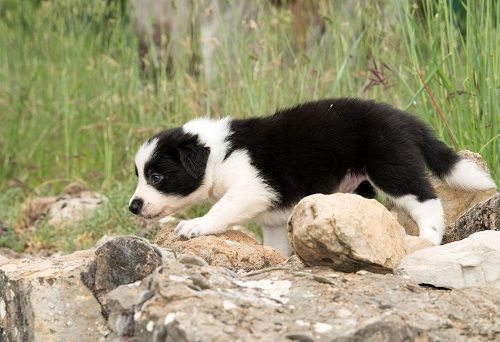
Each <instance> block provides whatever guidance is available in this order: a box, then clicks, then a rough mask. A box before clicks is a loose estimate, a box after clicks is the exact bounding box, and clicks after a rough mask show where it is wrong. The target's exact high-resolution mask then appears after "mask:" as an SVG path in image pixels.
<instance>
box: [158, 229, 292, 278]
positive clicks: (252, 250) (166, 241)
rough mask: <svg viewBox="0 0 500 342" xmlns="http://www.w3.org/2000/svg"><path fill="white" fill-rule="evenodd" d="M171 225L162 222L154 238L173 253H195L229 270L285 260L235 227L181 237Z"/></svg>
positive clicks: (247, 268)
mask: <svg viewBox="0 0 500 342" xmlns="http://www.w3.org/2000/svg"><path fill="white" fill-rule="evenodd" d="M174 226H175V224H170V225H166V226H164V227H163V228H162V229H161V230H160V232H159V233H158V235H157V237H156V241H155V242H156V243H157V244H158V245H159V246H161V247H164V248H167V249H171V250H172V251H174V252H175V253H176V254H191V255H196V256H199V257H201V258H203V259H204V260H205V261H206V262H207V263H209V264H210V265H215V266H224V267H227V268H229V269H231V270H233V271H237V270H245V271H250V270H256V269H261V268H263V267H266V266H271V265H276V264H279V263H281V262H283V261H284V260H285V259H284V258H283V256H282V255H281V254H280V253H278V252H277V251H276V250H274V249H273V248H271V247H268V246H262V245H260V244H259V243H258V242H257V240H255V239H253V238H251V237H249V236H248V235H246V234H244V233H243V232H241V231H238V230H228V231H227V232H225V233H223V234H220V235H207V236H199V237H197V238H194V239H191V240H185V239H183V238H180V237H179V236H177V235H176V234H175V233H174Z"/></svg>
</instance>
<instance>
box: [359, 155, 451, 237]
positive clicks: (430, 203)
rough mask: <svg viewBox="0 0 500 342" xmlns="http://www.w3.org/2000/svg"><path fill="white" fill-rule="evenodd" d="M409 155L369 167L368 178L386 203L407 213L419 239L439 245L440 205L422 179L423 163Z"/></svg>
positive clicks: (441, 220) (442, 221) (427, 184)
mask: <svg viewBox="0 0 500 342" xmlns="http://www.w3.org/2000/svg"><path fill="white" fill-rule="evenodd" d="M408 155H412V154H411V153H409V154H408ZM408 155H405V156H404V157H406V158H401V159H398V160H397V161H396V162H394V161H395V160H394V159H392V160H391V162H390V163H387V164H384V163H378V165H377V167H374V166H373V165H372V166H371V167H368V168H367V173H368V177H369V179H370V181H371V182H372V184H374V185H375V186H376V187H377V188H378V189H380V190H381V191H382V192H384V193H385V194H386V195H387V197H388V198H389V200H391V201H392V202H393V203H394V204H395V205H396V206H398V207H401V208H403V209H404V210H406V211H407V212H408V214H409V215H410V216H411V217H412V218H413V220H414V221H415V222H416V223H417V225H418V229H419V231H420V237H423V238H426V239H428V240H429V241H431V242H432V243H433V244H436V245H439V244H440V243H441V240H442V238H443V233H444V212H443V206H442V204H441V201H440V200H439V198H437V196H436V194H435V192H434V189H433V188H432V186H431V184H430V183H429V181H428V179H427V178H426V177H425V173H424V164H423V161H421V160H419V158H418V157H413V158H410V159H408ZM414 156H416V155H414ZM393 157H394V156H393Z"/></svg>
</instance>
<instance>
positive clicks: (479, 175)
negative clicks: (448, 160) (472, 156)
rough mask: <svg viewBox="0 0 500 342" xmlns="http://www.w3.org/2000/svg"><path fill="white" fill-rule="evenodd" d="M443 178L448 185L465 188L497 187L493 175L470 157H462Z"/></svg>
mask: <svg viewBox="0 0 500 342" xmlns="http://www.w3.org/2000/svg"><path fill="white" fill-rule="evenodd" d="M443 179H444V181H445V182H446V183H447V184H448V185H450V186H452V187H456V188H461V189H465V190H486V189H495V188H496V185H495V182H494V181H493V180H492V179H491V177H490V176H489V175H488V174H487V173H486V172H485V171H483V170H481V168H479V166H477V165H476V164H475V163H473V162H472V161H470V160H468V159H461V160H460V161H459V162H458V163H456V164H455V165H454V166H453V168H452V169H451V171H450V173H449V174H448V175H446V176H445V177H444V178H443Z"/></svg>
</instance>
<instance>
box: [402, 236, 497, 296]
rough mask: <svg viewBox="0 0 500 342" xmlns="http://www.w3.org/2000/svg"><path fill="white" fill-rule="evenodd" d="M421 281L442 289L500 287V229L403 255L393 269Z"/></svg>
mask: <svg viewBox="0 0 500 342" xmlns="http://www.w3.org/2000/svg"><path fill="white" fill-rule="evenodd" d="M395 273H397V274H401V275H406V276H409V277H410V278H412V279H413V280H415V281H416V282H418V283H420V284H429V285H433V286H437V287H445V288H454V289H458V288H464V287H470V286H487V285H488V286H493V287H497V288H499V289H500V232H496V231H482V232H478V233H475V234H472V235H471V236H469V237H468V238H466V239H464V240H461V241H456V242H452V243H449V244H446V245H441V246H435V247H430V248H425V249H421V250H419V251H416V252H415V253H413V254H410V255H408V256H406V257H405V258H404V259H403V260H402V261H401V264H399V266H398V267H397V268H396V269H395Z"/></svg>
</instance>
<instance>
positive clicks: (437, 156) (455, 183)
mask: <svg viewBox="0 0 500 342" xmlns="http://www.w3.org/2000/svg"><path fill="white" fill-rule="evenodd" d="M420 133H421V134H419V137H416V139H417V143H418V146H419V148H420V151H421V152H422V155H423V157H424V159H425V162H426V163H427V166H428V167H429V169H430V170H431V171H432V173H434V174H435V175H436V176H438V177H439V178H441V180H443V181H444V182H445V183H446V184H448V185H449V186H451V187H454V188H460V189H464V190H467V191H479V190H486V189H495V188H496V185H495V182H494V181H493V180H492V179H491V177H490V175H489V174H488V173H487V172H486V171H484V170H482V169H481V168H480V167H479V166H478V165H477V164H475V163H473V162H472V161H470V160H468V159H464V158H461V157H460V156H459V155H458V154H456V153H455V152H454V151H453V150H452V149H450V148H449V147H448V146H446V145H445V144H444V143H443V142H442V141H440V140H438V139H437V138H436V137H435V136H434V134H433V133H432V132H431V131H430V130H429V129H427V127H422V130H421V132H420Z"/></svg>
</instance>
